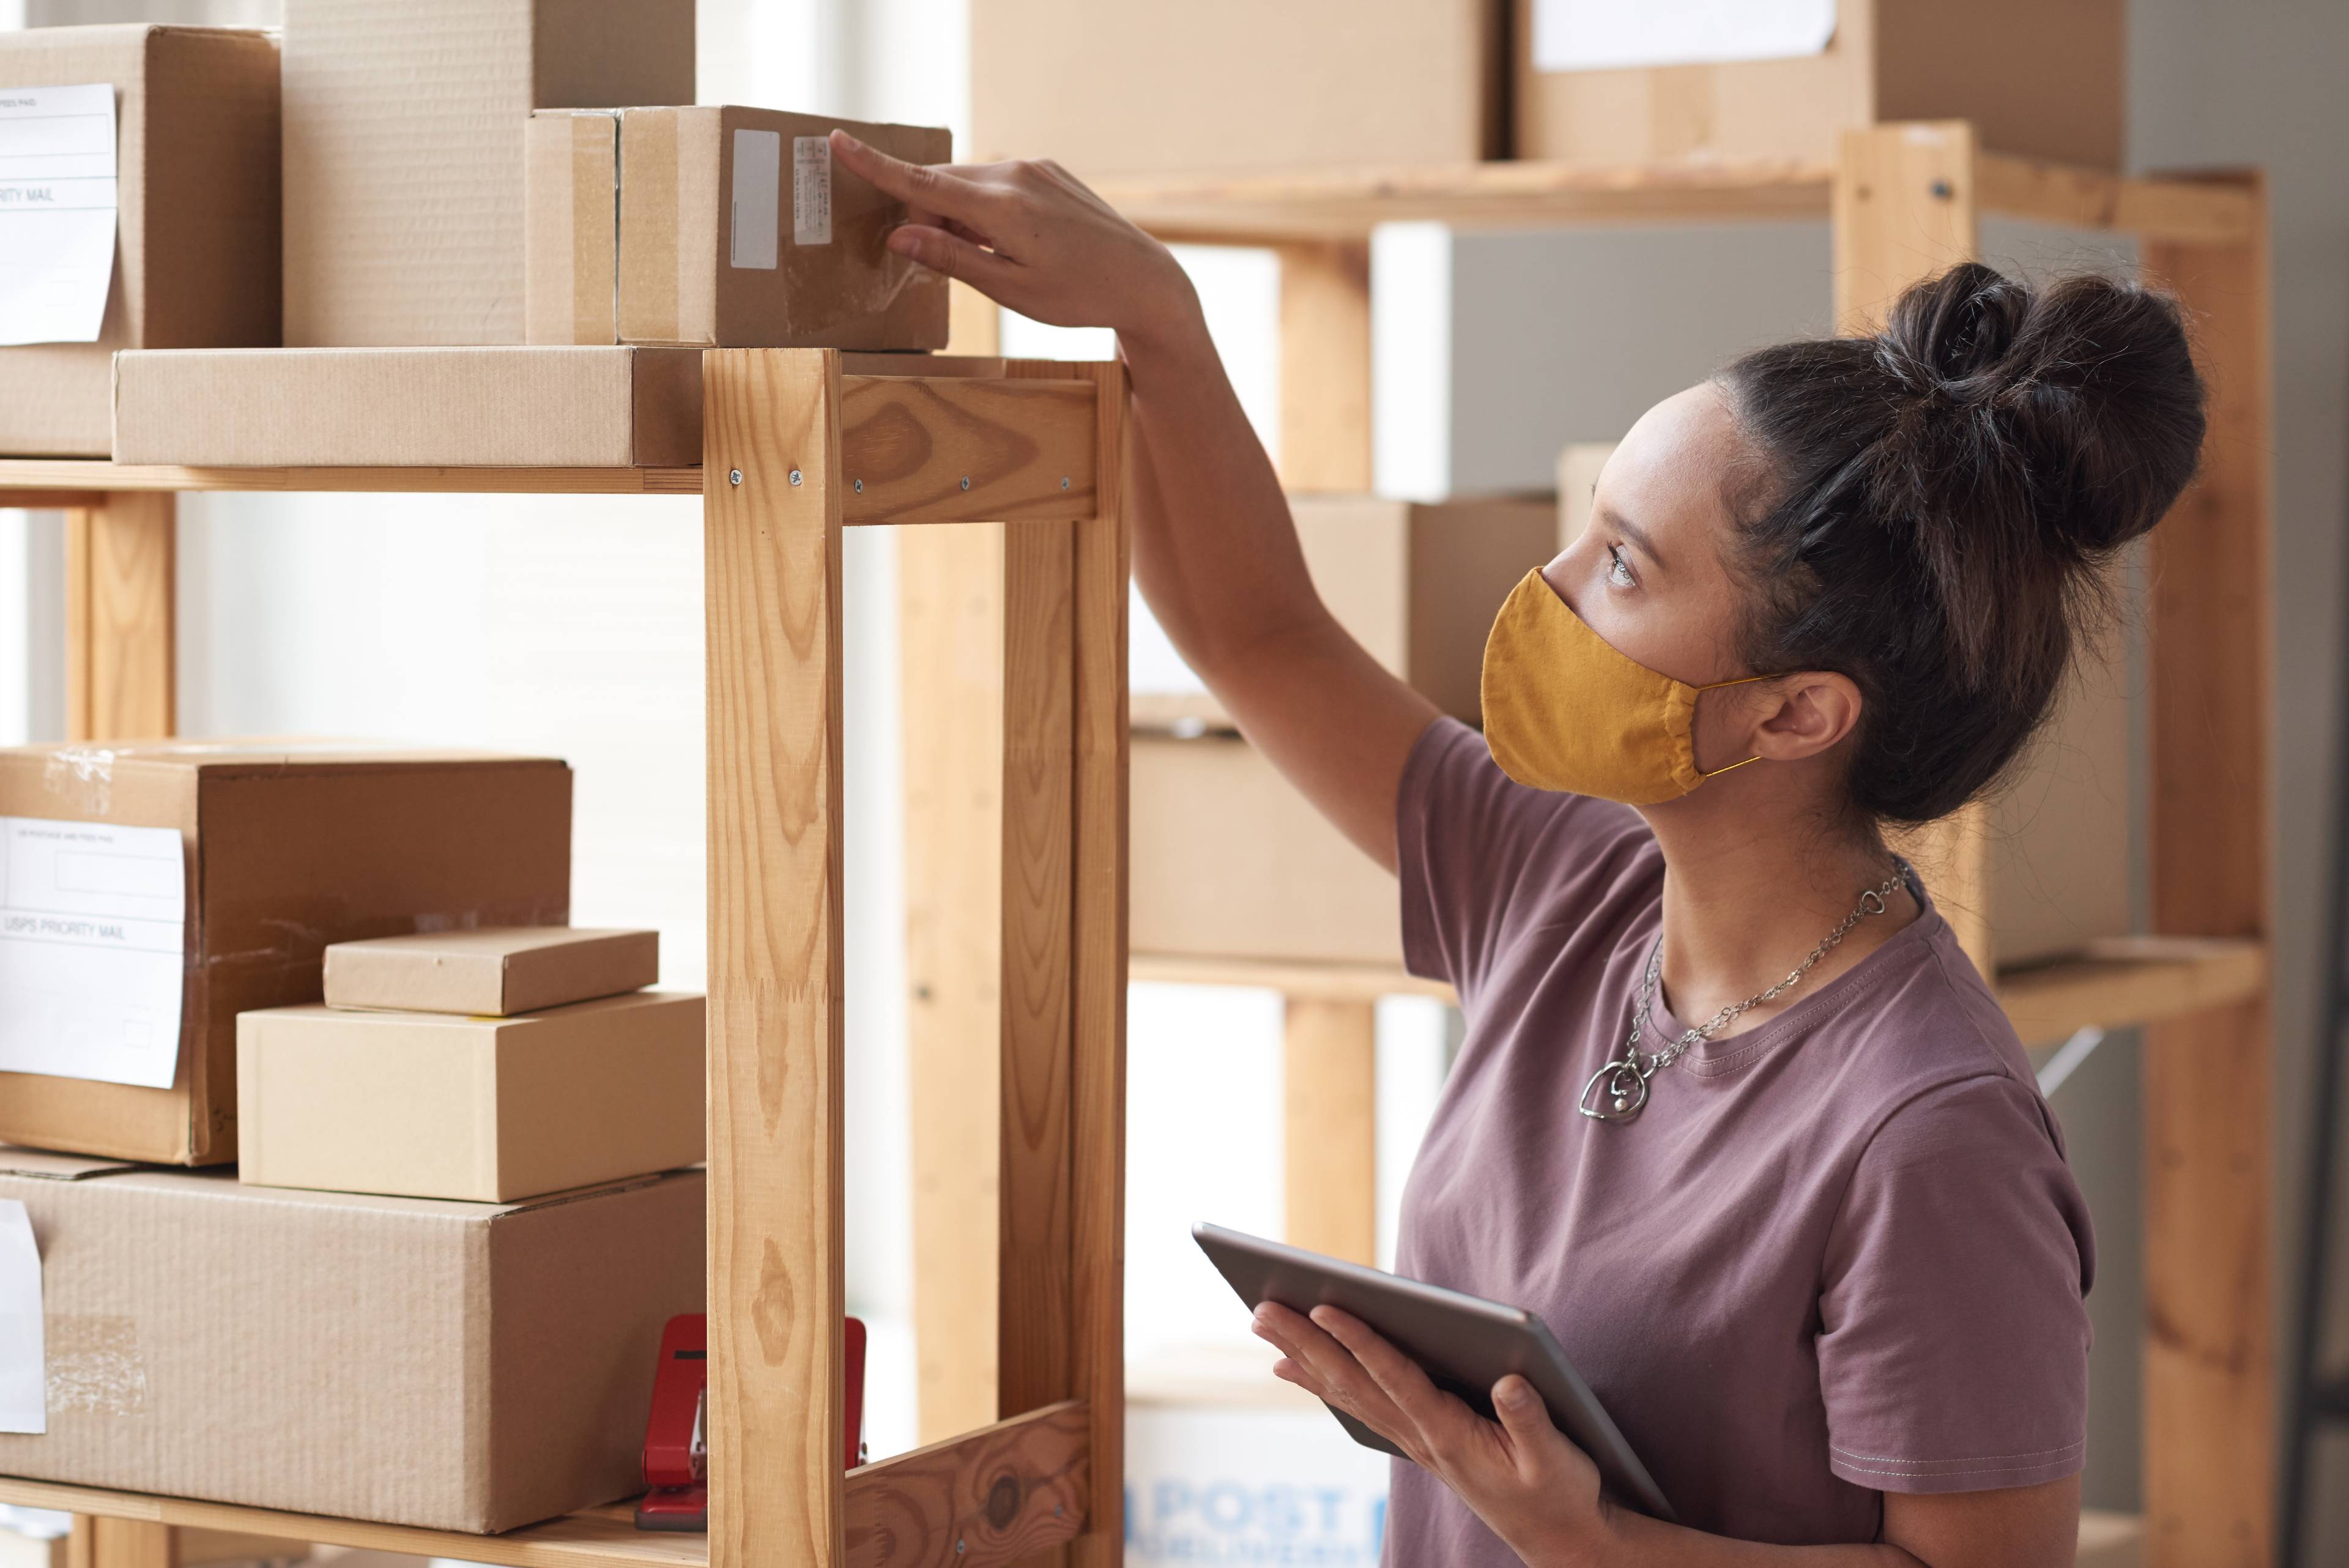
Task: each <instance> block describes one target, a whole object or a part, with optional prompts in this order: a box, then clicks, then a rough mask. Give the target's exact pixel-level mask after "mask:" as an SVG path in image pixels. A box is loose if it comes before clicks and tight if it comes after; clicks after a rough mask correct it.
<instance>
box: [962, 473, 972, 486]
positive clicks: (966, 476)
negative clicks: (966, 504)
mask: <svg viewBox="0 0 2349 1568" xmlns="http://www.w3.org/2000/svg"><path fill="white" fill-rule="evenodd" d="M962 487H963V488H964V489H965V490H968V489H969V488H970V475H969V474H968V473H966V474H964V475H963V476H962Z"/></svg>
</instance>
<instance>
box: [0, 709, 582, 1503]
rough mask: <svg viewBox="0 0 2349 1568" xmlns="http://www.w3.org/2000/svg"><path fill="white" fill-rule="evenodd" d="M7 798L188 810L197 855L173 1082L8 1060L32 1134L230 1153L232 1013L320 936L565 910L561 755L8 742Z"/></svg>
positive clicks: (183, 827) (63, 817) (546, 921)
mask: <svg viewBox="0 0 2349 1568" xmlns="http://www.w3.org/2000/svg"><path fill="white" fill-rule="evenodd" d="M0 817H34V818H42V819H47V820H49V821H54V822H67V823H104V824H111V825H116V826H146V827H161V828H171V829H176V830H177V831H178V833H179V836H180V839H181V846H182V848H183V852H184V855H185V857H186V868H185V869H186V882H185V887H186V904H185V908H186V931H185V941H186V958H185V967H184V979H183V981H182V985H181V1012H180V1019H179V1027H178V1034H179V1047H178V1054H179V1065H178V1068H177V1072H176V1075H175V1077H174V1079H173V1082H172V1085H171V1087H170V1088H147V1087H141V1086H138V1085H128V1084H119V1083H100V1082H97V1081H95V1080H92V1079H88V1078H76V1077H55V1076H48V1075H42V1074H34V1073H0V1137H5V1138H6V1139H7V1140H8V1141H9V1142H12V1143H17V1144H30V1145H33V1146H36V1147H44V1148H61V1149H72V1150H76V1151H78V1152H81V1153H88V1154H99V1155H109V1156H114V1157H118V1158H125V1159H144V1160H156V1161H161V1162H165V1163H171V1164H188V1165H208V1164H213V1163H217V1162H219V1161H222V1160H229V1159H233V1158H236V1015H237V1014H238V1013H240V1012H249V1011H251V1010H253V1009H254V1008H262V1007H286V1006H292V1005H294V1004H295V1003H298V1002H316V1001H317V1000H318V996H319V974H320V970H321V968H322V965H323V961H324V954H325V951H326V946H327V944H328V943H330V942H338V941H347V940H351V939H353V938H357V937H378V936H390V935H394V934H396V933H399V932H405V931H413V930H417V929H423V928H431V927H440V928H447V927H452V926H467V925H486V926H512V925H552V924H560V923H561V922H562V921H563V920H564V919H566V918H567V917H568V915H569V913H570V909H569V904H570V888H571V770H570V769H569V768H568V767H566V766H564V764H563V763H561V762H558V761H555V760H554V759H551V758H539V757H511V756H502V755H499V754H496V753H487V752H426V751H406V750H393V749H370V748H368V747H367V745H366V744H365V743H364V742H283V741H278V742H266V741H244V742H241V741H152V742H146V741H141V742H115V743H112V744H109V745H107V746H103V747H98V746H87V745H47V746H20V747H14V748H8V749H5V750H0ZM0 1468H5V1467H0Z"/></svg>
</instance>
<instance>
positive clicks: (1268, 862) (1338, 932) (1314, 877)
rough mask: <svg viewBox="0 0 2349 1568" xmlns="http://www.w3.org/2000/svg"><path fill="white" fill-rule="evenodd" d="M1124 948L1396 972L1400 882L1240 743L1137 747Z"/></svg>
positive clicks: (1153, 739) (1138, 742)
mask: <svg viewBox="0 0 2349 1568" xmlns="http://www.w3.org/2000/svg"><path fill="white" fill-rule="evenodd" d="M1132 767H1133V776H1132V783H1131V786H1130V788H1131V794H1130V797H1129V798H1130V809H1131V811H1132V813H1133V821H1132V826H1131V829H1130V837H1129V840H1128V842H1129V845H1130V852H1131V855H1132V857H1133V863H1132V877H1133V893H1132V898H1133V909H1132V912H1131V916H1130V919H1131V921H1132V939H1131V940H1132V945H1133V950H1134V951H1135V952H1138V953H1151V954H1159V955H1166V956H1175V957H1184V958H1245V959H1289V960H1310V961H1329V962H1338V963H1365V964H1390V965H1392V964H1400V963H1402V911H1401V907H1400V903H1399V900H1398V898H1397V896H1396V891H1395V879H1394V877H1392V876H1390V875H1389V874H1388V873H1387V872H1385V871H1383V870H1381V869H1380V867H1379V866H1378V864H1377V863H1376V862H1375V861H1373V860H1371V857H1369V856H1367V855H1365V854H1363V853H1362V852H1361V850H1360V849H1357V848H1355V847H1354V846H1353V845H1352V844H1351V843H1350V842H1349V841H1348V840H1347V838H1346V836H1344V835H1343V834H1341V833H1340V832H1339V831H1338V830H1337V828H1335V827H1333V826H1330V821H1329V819H1328V818H1326V817H1324V816H1323V815H1321V814H1320V813H1319V811H1316V810H1315V809H1314V808H1313V806H1312V805H1311V804H1310V803H1309V802H1308V801H1307V800H1306V798H1305V797H1304V796H1303V795H1301V794H1299V793H1298V792H1297V788H1296V786H1295V785H1293V784H1290V783H1289V782H1288V780H1287V779H1285V778H1283V777H1281V776H1280V774H1278V772H1277V771H1276V770H1275V769H1274V768H1273V765H1272V764H1271V763H1268V762H1267V761H1265V759H1264V757H1263V755H1262V754H1261V753H1258V752H1257V750H1256V748H1255V747H1253V746H1251V745H1249V744H1248V743H1247V742H1245V741H1243V740H1241V739H1239V737H1237V735H1226V734H1220V733H1209V734H1206V735H1201V736H1197V737H1195V738H1190V739H1177V738H1174V737H1172V736H1167V735H1151V734H1136V735H1135V736H1134V737H1133V753H1132Z"/></svg>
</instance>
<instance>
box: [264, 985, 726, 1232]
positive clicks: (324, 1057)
mask: <svg viewBox="0 0 2349 1568" xmlns="http://www.w3.org/2000/svg"><path fill="white" fill-rule="evenodd" d="M704 1012H705V1010H704V1008H703V1005H702V999H701V998H700V997H699V996H698V995H692V994H688V993H686V992H658V991H644V992H633V993H631V994H629V995H626V996H608V997H604V998H601V999H599V1000H597V1001H595V1002H574V1003H572V1004H571V1005H570V1006H568V1007H556V1008H550V1009H549V1010H547V1011H546V1012H528V1013H523V1015H521V1016H520V1017H517V1018H460V1017H458V1016H456V1015H454V1014H451V1013H446V1012H344V1011H339V1010H337V1009H335V1008H331V1007H281V1008H272V1009H268V1010H266V1011H264V1012H247V1013H243V1014H241V1015H240V1016H239V1017H238V1019H237V1025H236V1028H237V1048H236V1083H237V1091H236V1106H237V1127H238V1138H237V1173H238V1176H239V1177H240V1179H243V1181H245V1182H246V1183H247V1184H248V1185H252V1186H256V1187H314V1188H322V1189H326V1190H328V1191H334V1192H386V1193H393V1194H397V1195H398V1196H402V1197H408V1198H461V1199H475V1200H478V1201H481V1202H501V1203H502V1202H505V1201H507V1200H509V1199H517V1198H535V1197H538V1196H539V1195H541V1194H543V1193H548V1192H559V1191H562V1190H563V1189H565V1188H572V1187H586V1186H590V1185H592V1184H594V1183H595V1182H599V1181H613V1180H617V1179H621V1178H623V1177H630V1176H641V1175H643V1174H645V1173H646V1172H647V1171H655V1170H676V1169H679V1168H683V1167H685V1166H688V1165H697V1164H698V1163H700V1160H701V1158H702V1116H701V1085H702V1076H703V1075H702V1037H703V1031H704Z"/></svg>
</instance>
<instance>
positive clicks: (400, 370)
mask: <svg viewBox="0 0 2349 1568" xmlns="http://www.w3.org/2000/svg"><path fill="white" fill-rule="evenodd" d="M114 460H115V461H116V462H175V463H191V464H197V465H202V466H218V467H229V468H238V467H264V468H279V467H283V468H312V467H315V468H354V467H356V468H376V467H380V468H408V467H447V468H628V467H663V466H684V467H689V466H692V465H695V464H698V463H699V462H701V356H700V355H699V354H698V353H695V352H693V351H691V350H689V349H682V348H272V349H213V350H203V351H194V352H187V353H145V354H125V355H123V356H122V357H121V358H119V359H118V360H117V361H116V362H115V387H114Z"/></svg>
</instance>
